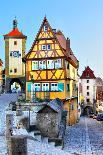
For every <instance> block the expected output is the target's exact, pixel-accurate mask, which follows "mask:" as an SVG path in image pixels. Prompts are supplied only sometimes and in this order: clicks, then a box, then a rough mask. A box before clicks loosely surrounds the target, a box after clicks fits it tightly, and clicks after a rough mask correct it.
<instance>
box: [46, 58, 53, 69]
mask: <svg viewBox="0 0 103 155" xmlns="http://www.w3.org/2000/svg"><path fill="white" fill-rule="evenodd" d="M47 69H54V60H47Z"/></svg>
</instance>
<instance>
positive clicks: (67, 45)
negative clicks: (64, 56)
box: [66, 38, 70, 49]
mask: <svg viewBox="0 0 103 155" xmlns="http://www.w3.org/2000/svg"><path fill="white" fill-rule="evenodd" d="M66 48H67V49H70V39H69V38H67V40H66Z"/></svg>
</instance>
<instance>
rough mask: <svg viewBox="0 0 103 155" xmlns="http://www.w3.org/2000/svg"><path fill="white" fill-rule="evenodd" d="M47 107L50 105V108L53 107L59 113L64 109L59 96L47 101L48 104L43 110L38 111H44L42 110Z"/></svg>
mask: <svg viewBox="0 0 103 155" xmlns="http://www.w3.org/2000/svg"><path fill="white" fill-rule="evenodd" d="M45 107H49V108H50V109H52V110H53V111H55V112H57V113H58V112H59V111H62V110H63V102H62V101H61V100H60V99H59V98H56V99H54V100H52V101H50V102H48V103H46V105H45V106H44V107H43V108H42V109H41V110H39V111H38V113H39V112H42V110H43V109H44V108H45Z"/></svg>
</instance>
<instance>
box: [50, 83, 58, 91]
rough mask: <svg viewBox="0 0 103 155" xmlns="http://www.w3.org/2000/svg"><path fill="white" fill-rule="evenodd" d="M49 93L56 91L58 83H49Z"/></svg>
mask: <svg viewBox="0 0 103 155" xmlns="http://www.w3.org/2000/svg"><path fill="white" fill-rule="evenodd" d="M51 91H58V83H51Z"/></svg>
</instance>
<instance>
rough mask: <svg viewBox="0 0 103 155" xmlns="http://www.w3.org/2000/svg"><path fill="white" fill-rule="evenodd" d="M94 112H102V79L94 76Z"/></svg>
mask: <svg viewBox="0 0 103 155" xmlns="http://www.w3.org/2000/svg"><path fill="white" fill-rule="evenodd" d="M96 113H103V80H102V79H101V78H100V77H97V78H96Z"/></svg>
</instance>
